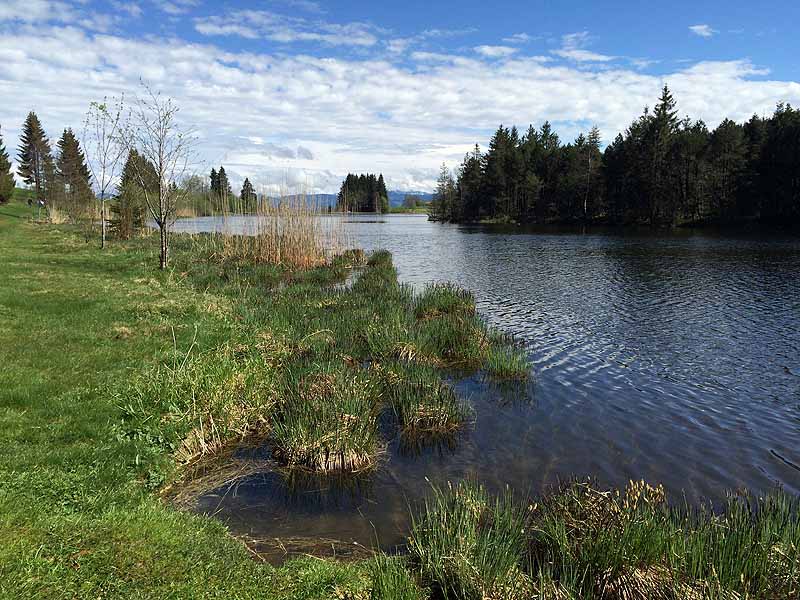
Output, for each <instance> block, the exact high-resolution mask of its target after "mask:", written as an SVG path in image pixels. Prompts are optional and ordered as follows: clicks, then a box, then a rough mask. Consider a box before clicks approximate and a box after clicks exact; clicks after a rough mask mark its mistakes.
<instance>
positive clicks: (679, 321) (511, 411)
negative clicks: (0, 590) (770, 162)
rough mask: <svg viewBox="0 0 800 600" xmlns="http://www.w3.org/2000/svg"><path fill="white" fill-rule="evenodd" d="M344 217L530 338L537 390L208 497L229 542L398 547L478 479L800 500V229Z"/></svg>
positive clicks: (342, 550)
mask: <svg viewBox="0 0 800 600" xmlns="http://www.w3.org/2000/svg"><path fill="white" fill-rule="evenodd" d="M350 221H351V222H349V223H347V227H348V229H349V232H350V236H351V238H352V240H353V243H354V244H355V245H358V246H360V247H363V248H365V249H367V250H371V249H375V248H387V249H389V250H391V251H392V253H393V254H394V258H395V264H396V266H397V268H398V271H399V274H400V278H401V280H402V281H405V282H409V283H412V284H415V285H422V284H424V283H425V282H428V281H453V282H456V283H458V284H459V285H461V286H463V287H466V288H468V289H470V290H471V291H472V292H474V294H475V296H476V299H477V301H478V308H479V310H480V311H481V313H482V314H483V315H484V317H485V318H486V319H487V320H488V321H489V322H490V323H491V324H493V325H497V326H500V327H502V328H504V329H505V330H507V331H509V332H511V333H513V334H514V335H516V336H517V337H518V338H520V339H522V340H523V341H524V343H525V345H526V348H527V349H528V353H529V356H530V359H531V364H532V372H533V376H534V377H533V380H532V381H531V383H530V384H527V385H524V386H521V387H520V386H510V387H498V386H497V385H494V384H489V383H486V382H484V381H482V380H481V378H480V377H479V376H475V377H472V378H469V379H466V380H461V381H458V382H457V383H456V385H457V389H458V390H459V391H460V392H461V393H462V394H464V395H465V396H467V397H468V398H469V399H470V401H471V403H472V405H473V407H474V409H475V415H476V419H475V423H474V424H473V425H472V426H471V427H470V428H468V430H467V431H465V432H464V433H463V434H462V435H461V436H460V437H459V438H458V439H456V440H453V441H452V442H451V443H450V444H449V445H447V444H445V445H440V446H439V447H428V448H421V449H420V448H416V449H409V448H401V447H399V445H398V441H397V440H393V441H392V442H391V443H390V444H389V446H388V447H387V449H386V453H385V456H384V459H383V461H382V463H381V467H380V468H379V469H378V470H377V471H376V472H375V473H374V474H372V475H371V476H370V477H367V478H360V479H358V480H355V481H353V480H349V481H330V480H316V481H301V482H287V481H286V480H285V479H284V478H283V477H281V476H280V475H278V474H277V473H274V472H271V471H269V470H268V468H267V469H266V470H265V471H264V472H261V473H256V474H253V475H250V476H249V477H246V478H244V479H242V480H240V481H238V482H237V484H236V485H235V486H232V487H231V486H224V487H222V488H218V489H215V490H214V491H212V492H209V493H206V494H204V495H203V496H201V497H200V498H199V500H198V503H197V507H196V509H197V510H199V511H200V512H204V513H208V514H212V513H213V514H215V515H216V516H217V517H218V518H220V519H222V520H223V521H225V522H226V523H227V524H228V525H229V526H230V528H231V530H232V531H233V532H234V533H237V534H240V535H243V536H246V537H249V538H252V539H259V540H262V545H263V547H264V548H265V549H268V548H273V549H274V552H275V556H280V555H282V553H283V552H284V550H283V549H281V547H280V545H279V544H276V543H275V541H274V540H275V539H276V538H280V539H282V540H284V541H285V543H284V547H285V549H286V550H287V551H291V552H294V551H306V550H311V551H314V552H318V553H325V551H326V550H328V551H329V553H330V552H333V551H334V550H335V552H336V553H338V554H348V553H352V552H357V551H358V550H359V548H360V547H361V546H367V547H369V546H371V545H373V544H374V543H375V541H376V540H378V541H379V543H380V545H382V546H384V547H388V546H392V545H394V544H396V543H399V542H401V541H402V536H403V533H404V532H405V529H406V526H407V514H408V505H409V504H414V503H415V502H416V501H418V500H419V499H420V498H421V497H422V496H423V495H424V494H426V493H427V492H428V490H429V489H430V484H431V482H433V483H444V482H447V481H457V480H460V479H463V478H465V477H472V478H476V479H479V480H480V481H482V482H484V483H486V484H487V485H488V486H489V487H490V488H495V489H498V488H501V487H502V486H503V485H506V484H508V485H511V486H513V487H514V488H515V489H517V490H521V491H524V492H530V493H537V492H540V491H542V490H543V489H545V488H546V487H548V486H549V485H552V484H555V483H556V482H558V481H559V480H560V479H566V478H569V477H573V476H578V477H584V476H588V475H591V476H594V477H596V478H598V479H599V480H600V481H601V482H602V483H604V484H607V485H611V486H622V485H624V484H625V483H626V482H627V481H628V479H631V478H636V479H639V478H645V479H647V480H648V481H650V482H653V483H656V482H661V483H663V484H664V485H665V486H666V487H667V489H668V490H669V491H670V492H671V494H672V495H673V496H680V495H684V494H685V495H686V497H687V498H688V499H689V500H690V501H692V502H697V501H700V500H702V499H711V500H718V499H720V497H721V496H722V495H723V494H724V492H725V490H727V489H734V488H738V487H746V488H749V489H751V490H754V491H756V492H759V491H765V490H767V489H769V488H771V487H773V486H775V485H782V486H784V487H785V488H786V489H787V490H789V491H791V492H795V493H797V492H799V491H800V443H798V442H800V239H798V238H797V237H792V236H784V235H779V234H778V235H776V234H771V235H768V236H767V235H763V234H732V233H726V234H716V233H713V232H680V233H663V232H652V231H636V232H630V231H628V232H624V233H623V232H619V231H596V232H589V233H581V232H574V231H552V230H549V231H546V230H539V231H531V230H523V229H520V228H513V229H497V228H489V227H474V226H451V225H437V224H433V223H429V222H427V220H426V218H425V217H424V216H399V215H398V216H382V217H379V218H372V219H371V218H369V217H364V216H358V218H357V219H356V218H353V219H350ZM240 225H241V226H242V227H246V225H245V224H244V221H243V222H242V224H236V223H234V227H238V226H240ZM229 226H230V224H229ZM217 227H219V223H218V222H216V221H214V220H213V219H193V220H185V221H181V222H180V223H179V228H181V229H184V230H193V231H204V230H205V231H208V230H213V229H215V228H217ZM240 456H241V457H242V458H245V457H248V458H264V459H266V458H267V457H268V449H264V448H262V449H256V450H246V451H245V450H242V451H241V452H240ZM265 467H268V463H266V464H265ZM314 540H316V542H317V543H316V544H315V543H313V541H314Z"/></svg>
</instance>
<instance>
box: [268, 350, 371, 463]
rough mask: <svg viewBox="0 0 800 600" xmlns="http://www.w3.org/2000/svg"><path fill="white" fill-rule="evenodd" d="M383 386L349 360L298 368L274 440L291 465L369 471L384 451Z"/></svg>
mask: <svg viewBox="0 0 800 600" xmlns="http://www.w3.org/2000/svg"><path fill="white" fill-rule="evenodd" d="M379 414H380V399H379V395H378V388H377V386H376V385H375V383H374V382H373V381H372V380H371V379H370V378H369V377H368V376H367V374H366V373H365V372H364V371H363V370H361V369H356V368H350V367H348V366H347V365H345V364H343V363H339V364H336V363H331V364H326V365H311V366H302V367H300V368H292V369H290V371H289V373H288V374H287V377H286V383H285V386H284V393H283V402H282V405H281V407H280V409H279V411H278V412H277V415H276V418H275V423H274V425H273V428H272V433H271V436H270V439H271V441H272V444H273V448H274V454H275V456H276V458H277V459H278V460H279V461H281V462H282V463H283V464H285V465H286V466H287V467H288V468H291V469H294V468H299V469H307V470H310V471H315V472H340V471H363V470H365V469H368V468H371V467H372V466H374V465H375V461H376V458H377V455H378V451H379V441H380V434H379V430H378V417H379Z"/></svg>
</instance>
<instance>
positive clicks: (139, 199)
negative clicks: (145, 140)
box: [110, 150, 158, 240]
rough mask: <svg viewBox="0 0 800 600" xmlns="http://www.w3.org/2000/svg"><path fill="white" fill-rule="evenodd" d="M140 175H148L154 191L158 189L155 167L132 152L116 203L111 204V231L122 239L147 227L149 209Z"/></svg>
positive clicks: (126, 163)
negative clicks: (146, 219)
mask: <svg viewBox="0 0 800 600" xmlns="http://www.w3.org/2000/svg"><path fill="white" fill-rule="evenodd" d="M137 164H138V168H137ZM139 173H143V174H146V175H145V176H144V178H145V180H148V181H150V182H151V183H150V189H151V190H152V191H155V190H156V189H158V175H157V174H156V172H155V169H154V168H153V165H151V164H149V163H147V162H146V161H145V160H144V159H143V158H142V156H141V155H140V154H139V153H138V152H136V150H131V151H130V152H129V153H128V158H127V160H126V161H125V166H124V167H123V169H122V177H121V178H120V184H119V188H118V189H117V196H116V199H115V200H116V201H115V202H112V204H111V221H110V226H111V231H112V232H113V233H114V234H115V235H116V236H117V237H118V238H120V239H124V240H127V239H130V238H131V237H133V236H134V235H136V234H137V233H138V232H139V231H141V230H142V229H143V228H144V225H145V217H146V212H147V209H146V206H145V200H144V194H143V191H142V187H141V183H140V181H141V180H140V178H139Z"/></svg>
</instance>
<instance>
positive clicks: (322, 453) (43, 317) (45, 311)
mask: <svg viewBox="0 0 800 600" xmlns="http://www.w3.org/2000/svg"><path fill="white" fill-rule="evenodd" d="M29 213H30V209H29V208H28V207H27V206H26V205H25V204H20V203H18V202H17V203H11V204H9V205H5V206H3V207H0V259H2V260H0V281H2V282H3V285H2V286H0V364H1V365H2V369H0V597H3V598H5V597H9V598H85V597H92V598H94V597H103V598H165V597H168V598H198V597H225V598H266V599H268V600H272V599H279V598H280V599H282V598H286V599H289V598H301V599H303V598H309V599H310V598H352V599H354V600H355V599H360V598H369V597H371V598H376V599H377V598H386V599H387V600H388V599H395V598H398V599H412V598H414V599H416V598H442V597H447V598H482V599H483V598H515V597H519V598H602V599H617V598H670V599H676V600H677V599H678V598H725V599H733V598H765V599H768V600H772V599H774V600H778V599H785V598H798V597H800V591H799V590H800V555H799V554H798V548H800V521H799V520H798V509H800V506H799V505H798V500H797V499H795V498H791V497H789V496H787V495H785V494H780V493H775V494H772V495H770V496H768V497H767V498H763V499H756V498H750V497H744V496H736V497H731V499H730V501H729V502H728V504H727V505H726V506H725V507H723V509H722V510H720V511H718V512H712V511H711V510H710V509H688V508H685V507H681V506H672V505H669V504H667V503H666V502H665V500H664V496H663V491H661V490H660V489H658V488H650V487H648V486H645V485H643V484H636V485H631V486H630V487H629V489H628V490H627V491H626V492H624V493H614V492H601V491H598V490H597V489H596V488H594V487H592V486H589V485H585V484H572V485H570V486H566V487H565V488H564V489H562V490H561V491H560V492H558V493H556V494H554V495H552V496H549V497H547V498H544V499H542V500H540V501H538V502H535V503H531V502H523V501H522V500H521V499H513V498H511V496H510V493H509V494H506V495H503V496H501V497H499V498H497V497H493V496H491V495H490V494H488V493H487V492H486V490H484V489H483V488H481V487H480V486H476V485H472V484H457V485H454V486H452V487H451V488H449V489H446V490H443V491H436V492H434V493H433V494H432V497H431V498H429V499H428V501H427V502H426V503H425V504H424V505H423V506H422V508H421V510H420V511H419V512H417V513H415V517H414V521H413V530H412V532H411V537H410V540H409V547H408V550H409V552H408V554H407V555H406V556H404V557H386V556H379V557H377V558H376V559H373V560H370V561H366V562H356V563H349V564H348V563H341V562H334V561H325V560H317V559H311V558H308V559H302V560H296V561H293V562H290V563H288V564H286V565H285V566H283V567H281V568H278V569H276V568H273V567H270V566H268V565H266V564H263V563H262V562H260V561H258V560H256V559H254V557H253V555H252V554H251V553H250V552H249V551H248V550H247V548H246V547H245V545H244V544H242V543H240V542H239V541H238V540H235V539H233V538H232V537H231V536H230V535H229V534H228V532H227V531H226V529H225V528H224V527H223V526H222V525H221V524H220V523H219V522H217V521H215V520H213V519H211V518H205V517H200V516H196V515H192V514H188V513H184V512H180V511H178V510H176V509H175V508H173V507H170V506H169V505H167V504H166V503H165V502H163V501H162V499H161V497H160V496H159V492H161V491H163V490H165V486H169V485H170V484H171V483H173V482H176V481H179V480H180V479H181V478H182V477H184V476H185V475H186V474H187V473H189V472H190V471H191V470H190V469H189V468H188V467H190V466H192V465H193V464H194V463H195V462H196V461H197V460H198V459H201V458H204V457H206V456H207V455H214V454H216V453H218V452H220V451H221V450H226V449H228V448H229V447H230V446H231V445H235V444H237V443H239V442H240V441H242V440H249V439H250V438H252V437H254V436H255V437H256V438H257V439H258V440H261V441H267V442H269V443H271V444H272V446H273V448H275V449H276V456H277V457H278V458H281V457H283V460H284V462H285V463H286V464H287V466H288V467H297V468H299V469H300V471H298V473H303V472H305V471H308V470H311V471H327V470H337V469H338V468H339V467H347V468H348V469H350V470H353V469H360V468H364V467H365V466H369V467H372V466H373V465H374V463H375V460H376V458H377V457H378V456H379V455H380V451H381V448H382V446H383V444H385V443H386V442H387V441H388V440H386V439H383V438H382V437H381V435H382V433H381V432H382V429H381V428H380V427H379V426H378V422H379V420H380V417H381V416H382V415H386V414H390V415H394V421H395V422H396V424H397V428H398V431H399V433H400V434H401V435H402V436H403V437H406V436H408V435H412V437H413V434H419V433H425V432H432V431H435V432H443V431H444V432H446V431H450V430H454V429H458V428H459V427H461V426H463V423H464V422H465V421H466V420H468V419H469V418H470V411H469V407H468V405H467V404H465V403H464V401H463V400H461V399H459V398H458V397H457V396H456V395H455V394H454V393H453V391H452V389H451V388H450V387H449V386H448V384H447V383H446V382H445V380H444V377H445V375H446V372H445V371H443V370H442V369H443V368H444V369H446V368H449V367H451V366H454V367H459V368H462V367H469V368H472V369H476V370H484V371H485V372H487V373H488V374H489V375H490V376H492V377H498V378H506V379H520V378H524V376H527V368H526V367H527V365H526V362H525V359H524V353H523V352H522V350H521V349H519V348H517V347H515V346H514V345H513V343H512V341H511V340H508V339H507V338H506V337H505V336H502V335H499V334H497V333H496V332H494V331H491V330H490V329H488V328H487V327H486V325H485V324H483V322H482V321H481V320H480V318H479V317H478V316H477V315H476V314H475V312H474V301H472V300H471V299H470V296H469V295H468V294H465V293H463V292H461V291H460V290H458V289H457V288H453V287H449V286H447V287H445V286H439V287H437V288H435V289H429V290H427V291H426V292H424V293H423V294H422V295H421V296H415V295H414V294H413V293H412V291H411V290H410V289H409V288H408V287H406V286H403V285H401V284H399V283H398V281H397V276H396V271H395V269H394V267H393V266H392V261H391V255H389V254H388V253H386V252H381V253H376V254H374V255H372V256H371V257H370V258H369V260H368V261H367V264H366V265H364V262H365V261H364V257H363V255H360V254H358V253H351V254H348V255H346V256H343V257H341V258H338V259H337V260H336V261H335V262H334V263H333V264H332V265H330V266H329V267H328V268H327V269H326V268H323V269H312V270H309V271H304V272H291V271H288V270H286V269H284V268H281V267H275V266H270V265H258V266H254V265H248V264H242V263H239V264H237V263H234V262H224V261H222V262H221V261H219V260H218V258H217V257H215V256H214V255H213V253H210V252H208V251H207V249H208V247H209V246H208V245H207V244H204V241H203V238H202V237H199V238H194V239H192V238H188V237H182V236H176V237H175V244H174V254H173V256H174V264H173V267H172V268H171V269H170V270H169V271H167V272H163V273H162V272H159V271H158V270H157V269H156V265H157V255H156V249H157V244H155V243H154V241H153V240H152V239H147V238H145V239H138V240H133V241H130V242H126V243H125V244H119V243H116V242H112V243H111V244H110V247H109V248H108V249H107V250H106V251H100V250H99V249H98V247H97V246H98V244H97V243H96V241H97V240H95V239H91V238H90V241H89V242H86V241H85V240H86V238H85V237H84V236H83V235H81V234H80V233H77V232H76V231H74V230H72V229H70V228H68V227H53V226H47V225H40V224H36V223H33V222H32V221H30V219H29V216H30V214H29ZM354 268H357V269H358V272H357V274H356V275H355V277H354V281H353V283H352V285H351V286H345V285H341V284H342V283H343V282H344V281H345V280H347V279H348V276H349V275H350V274H351V273H352V272H353V269H354ZM334 284H336V285H334ZM331 457H333V458H331ZM331 466H334V467H337V468H336V469H332V468H331Z"/></svg>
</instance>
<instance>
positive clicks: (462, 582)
mask: <svg viewBox="0 0 800 600" xmlns="http://www.w3.org/2000/svg"><path fill="white" fill-rule="evenodd" d="M799 507H800V501H798V499H797V498H795V497H792V496H790V495H788V494H785V493H783V492H780V491H777V492H773V493H771V494H769V495H767V496H765V497H763V498H758V499H754V498H751V497H746V496H744V497H743V496H730V497H729V499H728V502H727V503H726V504H725V505H724V507H723V508H722V510H720V511H717V512H715V511H712V510H711V509H710V508H709V507H705V508H700V509H689V508H687V507H685V506H674V505H671V504H670V503H669V502H668V501H667V499H666V496H665V493H664V490H663V488H661V487H660V486H657V487H653V486H650V485H648V484H646V483H644V482H641V481H640V482H631V483H630V484H629V485H628V486H627V488H626V489H625V490H624V491H604V490H601V489H599V488H597V487H595V486H593V485H592V484H591V483H589V482H574V483H571V484H568V485H566V486H565V487H564V488H562V489H561V490H559V491H557V492H556V493H554V494H552V495H550V496H547V497H545V498H544V499H543V500H542V501H541V502H540V503H535V504H532V503H529V502H524V503H523V502H517V501H515V500H514V499H513V498H512V497H511V496H510V494H509V493H508V492H507V491H506V492H505V493H503V494H501V495H499V496H497V497H493V496H491V495H490V494H488V493H487V492H486V490H485V489H484V488H483V487H481V486H480V485H476V484H472V483H461V484H459V485H448V486H447V487H446V488H443V489H438V488H434V491H433V494H432V497H431V498H430V499H428V500H427V501H425V503H424V504H423V506H422V507H421V510H420V513H419V514H418V515H414V516H413V517H412V528H411V534H410V537H409V556H408V559H407V561H406V562H405V564H404V566H405V568H406V569H408V571H409V573H410V574H411V575H413V577H414V578H415V580H416V581H417V583H418V584H419V585H420V586H425V587H427V588H428V589H429V590H430V595H429V596H428V597H429V598H454V599H459V600H473V599H475V600H477V599H481V600H483V599H487V598H547V599H564V600H567V599H573V598H574V599H578V598H581V599H583V598H587V599H597V600H651V599H652V600H708V599H715V600H744V599H746V598H753V599H755V598H759V599H766V600H778V599H791V598H798V596H799V595H800V555H798V548H800V529H799V528H800V515H798V512H797V510H798V508H799ZM402 564H403V563H400V562H396V563H394V564H393V565H392V567H391V568H392V569H396V568H398V565H402ZM387 568H388V567H387ZM393 577H397V576H396V575H393ZM387 597H391V596H387Z"/></svg>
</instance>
